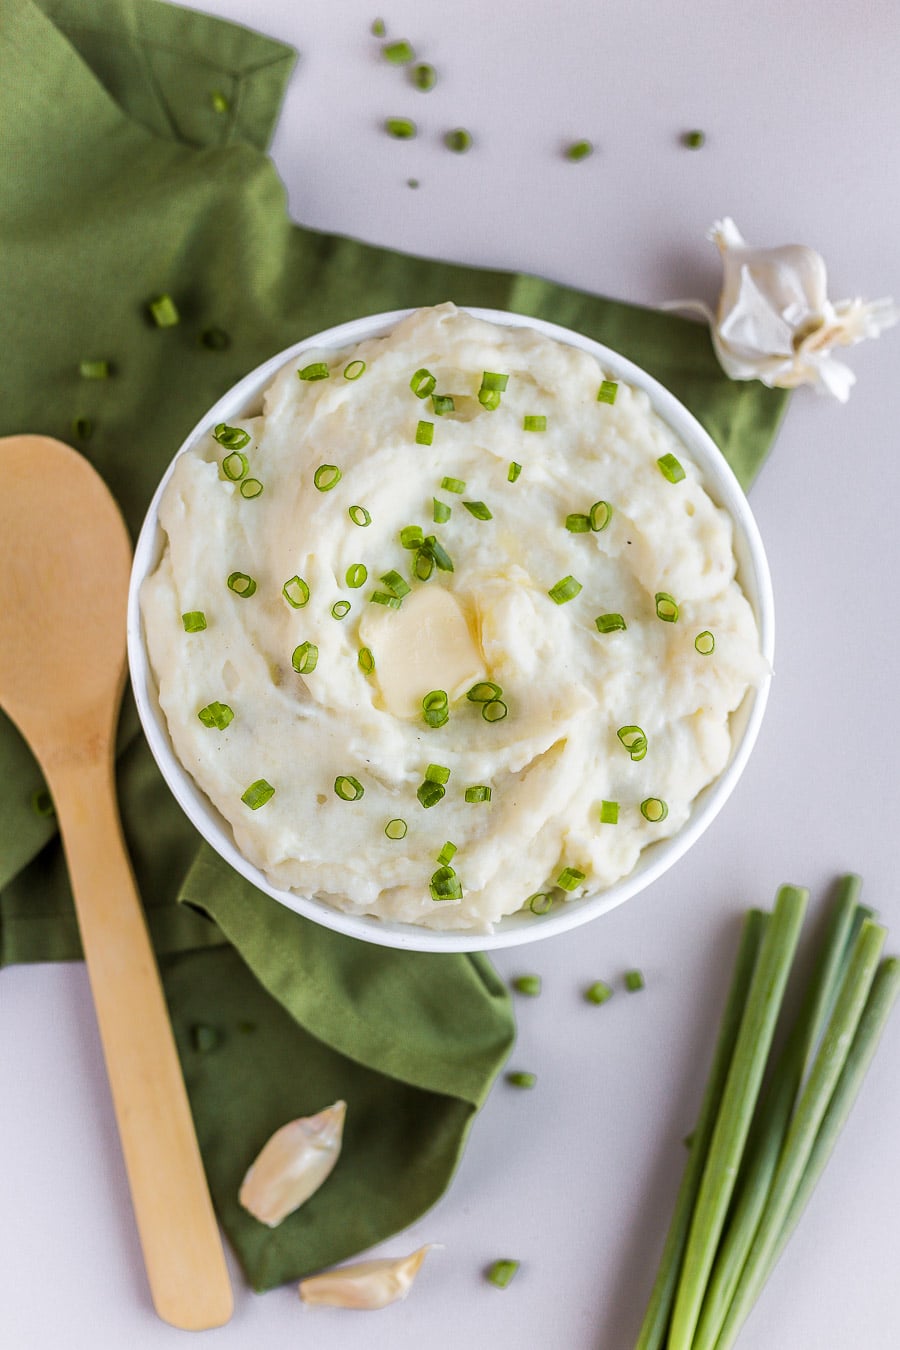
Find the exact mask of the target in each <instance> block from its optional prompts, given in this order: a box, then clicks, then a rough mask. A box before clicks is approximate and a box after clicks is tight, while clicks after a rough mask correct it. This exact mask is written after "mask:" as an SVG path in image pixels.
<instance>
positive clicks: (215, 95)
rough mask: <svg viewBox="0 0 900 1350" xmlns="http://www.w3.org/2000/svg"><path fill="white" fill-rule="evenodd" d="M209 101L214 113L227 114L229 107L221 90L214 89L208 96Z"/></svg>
mask: <svg viewBox="0 0 900 1350" xmlns="http://www.w3.org/2000/svg"><path fill="white" fill-rule="evenodd" d="M209 101H210V104H211V105H212V110H213V112H215V113H227V112H228V109H229V108H230V106H231V105H230V103H229V102H228V99H227V98H226V97H225V95H224V94H223V93H222V91H221V89H214V90H213V92H212V93H211V94H210V96H209Z"/></svg>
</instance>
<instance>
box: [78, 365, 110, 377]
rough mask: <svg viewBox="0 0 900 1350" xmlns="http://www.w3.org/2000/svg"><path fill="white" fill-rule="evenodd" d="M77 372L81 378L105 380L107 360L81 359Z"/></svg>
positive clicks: (107, 375)
mask: <svg viewBox="0 0 900 1350" xmlns="http://www.w3.org/2000/svg"><path fill="white" fill-rule="evenodd" d="M78 373H79V374H80V376H81V378H82V379H83V380H106V379H108V378H109V362H108V361H82V362H81V364H80V365H79V367H78Z"/></svg>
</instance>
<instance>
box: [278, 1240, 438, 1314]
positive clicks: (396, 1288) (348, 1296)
mask: <svg viewBox="0 0 900 1350" xmlns="http://www.w3.org/2000/svg"><path fill="white" fill-rule="evenodd" d="M435 1245H436V1244H435V1243H433V1242H428V1243H426V1244H425V1246H424V1247H420V1248H419V1250H418V1251H415V1252H412V1253H411V1254H410V1255H409V1256H402V1257H399V1258H397V1259H396V1260H391V1259H390V1258H383V1259H381V1260H377V1261H359V1262H358V1263H357V1264H356V1265H353V1266H339V1267H338V1269H337V1270H328V1271H326V1272H325V1274H324V1275H311V1276H310V1278H309V1279H308V1280H301V1281H300V1284H299V1286H298V1292H299V1294H300V1297H301V1299H302V1300H303V1302H304V1303H306V1304H308V1305H309V1306H310V1307H323V1308H326V1307H327V1308H359V1309H373V1308H386V1307H387V1306H388V1304H389V1303H398V1302H400V1301H401V1300H402V1299H404V1298H406V1296H407V1294H408V1293H409V1291H410V1289H411V1288H412V1284H413V1280H414V1279H415V1278H416V1275H417V1274H418V1270H419V1267H420V1266H421V1264H422V1262H423V1261H424V1260H425V1257H426V1256H427V1255H428V1253H429V1252H430V1251H431V1249H432V1247H434V1246H435Z"/></svg>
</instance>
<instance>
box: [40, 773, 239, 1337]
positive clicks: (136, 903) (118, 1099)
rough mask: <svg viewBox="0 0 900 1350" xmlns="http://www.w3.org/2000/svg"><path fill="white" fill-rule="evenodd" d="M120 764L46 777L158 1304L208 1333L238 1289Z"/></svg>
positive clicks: (177, 1321)
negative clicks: (134, 858) (131, 843)
mask: <svg viewBox="0 0 900 1350" xmlns="http://www.w3.org/2000/svg"><path fill="white" fill-rule="evenodd" d="M110 760H111V756H109V757H107V756H98V757H97V759H96V760H93V759H92V760H90V761H89V762H84V761H83V762H82V763H80V764H77V765H70V764H66V765H59V766H58V767H57V770H56V772H53V773H51V774H50V775H48V779H49V783H50V788H51V791H52V793H53V800H54V805H55V807H56V812H57V816H58V819H59V825H60V832H61V834H62V840H63V846H64V848H65V853H66V859H67V862H68V866H69V875H70V878H71V882H72V890H73V892H74V895H75V907H76V910H77V913H78V923H79V927H80V930H81V938H82V943H83V945H84V952H85V959H86V961H87V968H88V973H89V976H90V982H91V989H92V992H93V997H94V1006H95V1008H96V1011H97V1021H98V1023H99V1027H100V1037H101V1040H102V1043H103V1051H104V1055H105V1058H106V1068H107V1072H108V1074H109V1082H110V1087H111V1089H112V1098H113V1105H114V1108H115V1113H116V1119H117V1121H118V1126H119V1136H120V1138H121V1141H122V1151H123V1153H124V1155H125V1166H126V1170H127V1173H128V1181H129V1184H130V1187H131V1197H132V1202H133V1204H134V1211H135V1216H136V1219H137V1226H138V1232H139V1234H140V1239H141V1246H142V1248H143V1252H144V1261H145V1263H146V1267H147V1275H148V1278H149V1281H150V1291H151V1294H152V1297H153V1303H154V1306H155V1308H156V1311H157V1312H158V1313H159V1316H160V1317H161V1318H163V1320H164V1321H166V1322H170V1323H171V1324H172V1325H173V1326H176V1327H181V1328H183V1329H185V1330H188V1331H199V1330H202V1329H203V1328H206V1327H217V1326H221V1325H222V1324H223V1323H225V1322H227V1321H228V1319H229V1317H230V1316H231V1313H232V1307H233V1302H232V1292H231V1284H230V1281H229V1277H228V1270H227V1268H226V1265H225V1255H224V1252H223V1250H222V1242H221V1238H220V1236H219V1230H218V1227H217V1224H216V1219H215V1215H214V1213H213V1207H212V1202H211V1200H210V1197H209V1190H208V1188H207V1184H206V1177H205V1175H204V1171H203V1163H202V1161H201V1158H200V1150H199V1148H198V1146H197V1137H196V1134H195V1133H194V1125H193V1121H192V1119H191V1112H190V1107H189V1105H188V1099H187V1093H186V1091H185V1086H184V1080H183V1078H182V1076H181V1068H180V1065H179V1062H178V1054H177V1051H176V1049H175V1041H174V1038H173V1036H172V1028H171V1025H170V1023H169V1018H168V1013H167V1011H166V1005H165V1000H164V998H163V992H162V985H161V984H160V979H159V972H158V970H157V967H156V961H155V958H154V955H153V950H152V948H151V945H150V939H149V936H148V933H147V927H146V923H145V921H144V914H143V910H142V908H141V903H140V900H139V899H138V894H137V889H136V886H135V881H134V876H133V874H132V871H131V866H130V863H129V861H128V856H127V854H126V851H125V843H124V840H123V838H122V827H121V824H120V821H119V813H118V809H117V806H116V798H115V791H114V785H113V771H112V765H111V762H109V761H110Z"/></svg>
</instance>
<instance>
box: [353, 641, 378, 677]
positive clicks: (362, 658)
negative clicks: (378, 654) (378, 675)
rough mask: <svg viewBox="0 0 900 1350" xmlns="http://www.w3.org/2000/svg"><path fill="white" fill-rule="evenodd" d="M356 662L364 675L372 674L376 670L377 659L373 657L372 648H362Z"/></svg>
mask: <svg viewBox="0 0 900 1350" xmlns="http://www.w3.org/2000/svg"><path fill="white" fill-rule="evenodd" d="M356 660H357V664H358V665H359V668H360V670H361V671H362V673H363V674H364V675H371V674H372V671H373V670H374V669H375V657H374V656H373V655H372V648H371V647H360V649H359V656H358V657H357V658H356Z"/></svg>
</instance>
